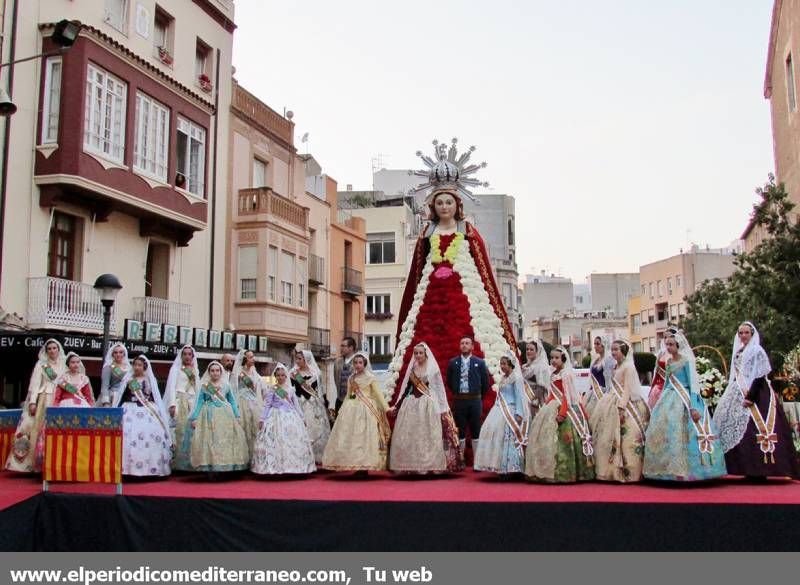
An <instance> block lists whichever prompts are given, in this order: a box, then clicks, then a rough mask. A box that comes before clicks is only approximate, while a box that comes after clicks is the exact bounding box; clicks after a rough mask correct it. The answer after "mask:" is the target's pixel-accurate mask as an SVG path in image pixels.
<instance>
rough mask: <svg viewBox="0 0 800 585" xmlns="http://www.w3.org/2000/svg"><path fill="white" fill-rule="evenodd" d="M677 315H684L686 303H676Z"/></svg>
mask: <svg viewBox="0 0 800 585" xmlns="http://www.w3.org/2000/svg"><path fill="white" fill-rule="evenodd" d="M678 315H679V316H681V317H685V316H686V304H685V303H678Z"/></svg>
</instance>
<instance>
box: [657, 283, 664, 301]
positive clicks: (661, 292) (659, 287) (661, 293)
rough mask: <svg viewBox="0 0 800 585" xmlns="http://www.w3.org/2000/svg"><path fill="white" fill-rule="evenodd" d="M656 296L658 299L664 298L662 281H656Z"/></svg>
mask: <svg viewBox="0 0 800 585" xmlns="http://www.w3.org/2000/svg"><path fill="white" fill-rule="evenodd" d="M658 296H659V298H660V297H663V296H664V281H663V280H659V281H658Z"/></svg>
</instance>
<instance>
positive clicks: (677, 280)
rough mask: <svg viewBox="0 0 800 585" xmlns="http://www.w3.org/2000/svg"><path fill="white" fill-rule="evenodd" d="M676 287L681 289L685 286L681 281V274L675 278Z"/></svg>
mask: <svg viewBox="0 0 800 585" xmlns="http://www.w3.org/2000/svg"><path fill="white" fill-rule="evenodd" d="M675 286H677V287H678V288H681V287H682V286H683V281H682V280H681V275H680V274H678V275H677V276H675Z"/></svg>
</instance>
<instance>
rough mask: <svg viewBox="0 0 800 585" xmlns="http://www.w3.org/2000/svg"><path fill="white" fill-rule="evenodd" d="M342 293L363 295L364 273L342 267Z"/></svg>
mask: <svg viewBox="0 0 800 585" xmlns="http://www.w3.org/2000/svg"><path fill="white" fill-rule="evenodd" d="M342 292H343V293H347V294H351V295H360V294H363V292H364V275H363V273H361V272H359V271H358V270H355V269H354V268H350V267H349V266H342Z"/></svg>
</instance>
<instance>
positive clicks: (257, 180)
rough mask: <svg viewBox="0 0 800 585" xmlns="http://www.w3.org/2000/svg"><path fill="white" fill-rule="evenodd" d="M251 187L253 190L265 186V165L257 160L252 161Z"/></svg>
mask: <svg viewBox="0 0 800 585" xmlns="http://www.w3.org/2000/svg"><path fill="white" fill-rule="evenodd" d="M251 186H252V187H253V188H254V189H255V188H257V187H266V186H267V163H265V162H264V161H261V160H258V159H257V158H254V159H253V184H252V185H251Z"/></svg>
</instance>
